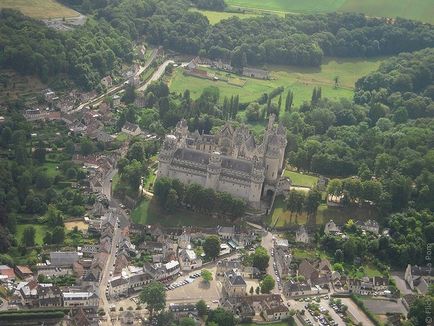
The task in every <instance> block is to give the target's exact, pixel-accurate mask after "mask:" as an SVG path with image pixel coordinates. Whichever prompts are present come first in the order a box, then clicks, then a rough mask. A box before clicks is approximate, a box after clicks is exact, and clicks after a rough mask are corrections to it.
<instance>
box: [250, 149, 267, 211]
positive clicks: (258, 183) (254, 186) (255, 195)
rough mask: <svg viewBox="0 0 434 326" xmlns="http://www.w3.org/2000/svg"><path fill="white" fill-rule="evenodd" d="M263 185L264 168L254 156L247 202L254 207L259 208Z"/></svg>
mask: <svg viewBox="0 0 434 326" xmlns="http://www.w3.org/2000/svg"><path fill="white" fill-rule="evenodd" d="M263 183H264V166H263V164H262V162H261V161H259V160H258V158H257V157H256V156H254V157H253V169H252V176H251V182H250V192H249V202H250V204H251V205H252V206H254V207H259V206H260V201H261V192H262V184H263Z"/></svg>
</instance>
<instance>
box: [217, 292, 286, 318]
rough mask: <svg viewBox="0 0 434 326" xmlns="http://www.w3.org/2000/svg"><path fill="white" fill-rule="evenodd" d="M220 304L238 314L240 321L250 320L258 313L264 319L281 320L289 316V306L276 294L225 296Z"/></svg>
mask: <svg viewBox="0 0 434 326" xmlns="http://www.w3.org/2000/svg"><path fill="white" fill-rule="evenodd" d="M221 306H222V307H223V308H224V309H226V310H229V311H231V312H232V313H233V314H234V315H236V316H238V317H239V319H240V320H241V321H247V320H251V319H253V318H255V316H259V315H262V316H263V318H264V319H265V320H266V321H276V320H282V319H286V318H288V316H289V308H288V307H287V306H285V304H284V303H283V300H282V297H281V296H280V295H278V294H259V295H248V296H237V297H227V298H225V299H223V301H222V305H221Z"/></svg>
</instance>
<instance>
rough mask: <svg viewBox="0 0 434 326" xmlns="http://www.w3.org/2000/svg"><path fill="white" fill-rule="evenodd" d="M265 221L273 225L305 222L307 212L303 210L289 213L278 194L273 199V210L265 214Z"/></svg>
mask: <svg viewBox="0 0 434 326" xmlns="http://www.w3.org/2000/svg"><path fill="white" fill-rule="evenodd" d="M291 215H292V216H291ZM265 222H266V223H267V224H268V225H272V226H273V227H274V226H276V227H284V226H287V225H289V224H299V225H301V224H306V223H307V214H306V213H305V212H303V213H300V214H298V215H296V214H295V213H293V214H291V211H289V210H288V209H287V208H286V204H285V202H284V200H283V197H281V196H279V197H277V198H276V200H275V201H274V206H273V212H272V213H271V214H270V215H268V216H267V218H266V221H265Z"/></svg>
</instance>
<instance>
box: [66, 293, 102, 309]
mask: <svg viewBox="0 0 434 326" xmlns="http://www.w3.org/2000/svg"><path fill="white" fill-rule="evenodd" d="M98 301H99V298H98V296H97V295H96V293H93V292H63V305H64V306H65V307H98Z"/></svg>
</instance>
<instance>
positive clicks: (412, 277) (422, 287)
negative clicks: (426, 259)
mask: <svg viewBox="0 0 434 326" xmlns="http://www.w3.org/2000/svg"><path fill="white" fill-rule="evenodd" d="M404 279H405V281H406V282H407V284H408V286H409V287H410V289H412V290H413V291H417V292H418V293H420V294H426V293H428V290H429V286H430V284H433V283H434V270H433V269H432V268H431V267H428V266H426V267H420V266H417V265H416V266H412V265H410V264H408V265H407V268H406V269H405V273H404Z"/></svg>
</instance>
